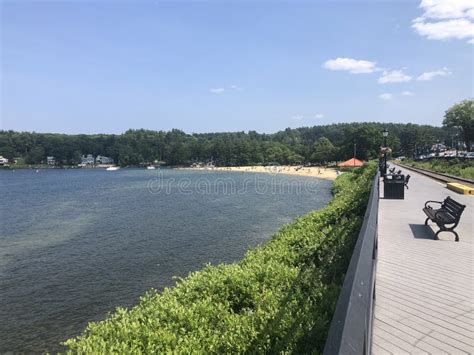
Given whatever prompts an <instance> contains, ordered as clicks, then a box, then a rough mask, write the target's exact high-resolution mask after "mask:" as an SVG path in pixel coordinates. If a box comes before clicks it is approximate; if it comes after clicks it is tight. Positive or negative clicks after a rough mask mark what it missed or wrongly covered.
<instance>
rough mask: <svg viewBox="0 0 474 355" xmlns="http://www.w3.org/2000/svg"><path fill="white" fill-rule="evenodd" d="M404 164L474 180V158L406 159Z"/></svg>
mask: <svg viewBox="0 0 474 355" xmlns="http://www.w3.org/2000/svg"><path fill="white" fill-rule="evenodd" d="M403 163H404V164H406V165H409V166H413V167H415V168H422V169H427V170H432V171H435V172H438V173H444V174H450V175H454V176H459V177H462V178H465V179H471V180H474V159H463V160H461V159H449V160H446V159H431V160H429V161H413V160H405V161H403Z"/></svg>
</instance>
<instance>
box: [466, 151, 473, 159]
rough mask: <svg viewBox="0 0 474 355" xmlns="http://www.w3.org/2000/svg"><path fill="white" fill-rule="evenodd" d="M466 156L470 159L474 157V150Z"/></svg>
mask: <svg viewBox="0 0 474 355" xmlns="http://www.w3.org/2000/svg"><path fill="white" fill-rule="evenodd" d="M466 158H468V159H474V152H469V153H467V154H466Z"/></svg>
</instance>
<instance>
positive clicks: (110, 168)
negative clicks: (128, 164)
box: [105, 166, 120, 171]
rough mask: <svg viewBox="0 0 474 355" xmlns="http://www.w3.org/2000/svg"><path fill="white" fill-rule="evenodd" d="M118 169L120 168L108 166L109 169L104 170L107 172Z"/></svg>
mask: <svg viewBox="0 0 474 355" xmlns="http://www.w3.org/2000/svg"><path fill="white" fill-rule="evenodd" d="M118 169H120V166H109V167H108V168H107V169H105V170H107V171H115V170H118Z"/></svg>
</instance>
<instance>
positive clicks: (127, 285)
mask: <svg viewBox="0 0 474 355" xmlns="http://www.w3.org/2000/svg"><path fill="white" fill-rule="evenodd" d="M330 186H331V182H330V181H325V180H318V179H314V178H307V177H295V176H285V175H271V174H253V173H245V174H244V173H234V172H220V173H219V172H201V171H183V170H166V169H160V170H138V169H121V170H118V171H115V172H107V171H105V170H98V169H79V170H40V171H38V172H36V171H35V170H16V171H9V170H3V171H0V187H1V195H0V221H1V225H0V353H2V352H6V351H14V352H20V351H23V352H33V351H35V352H39V351H60V350H62V349H63V348H62V347H61V346H60V345H59V342H61V341H63V340H65V339H67V338H69V337H71V336H74V335H78V334H79V333H80V332H81V330H83V329H84V327H85V326H86V325H87V323H88V322H89V321H96V320H100V319H103V318H104V317H105V315H106V314H107V313H108V312H111V311H113V310H114V308H115V307H116V306H127V307H128V306H132V305H134V304H135V303H136V302H137V300H138V298H139V296H140V295H142V294H144V293H145V292H146V291H147V290H148V289H150V288H156V289H158V290H161V289H163V288H164V287H166V286H170V285H173V283H174V281H173V278H172V277H173V276H185V275H187V274H188V273H189V272H190V271H193V270H198V269H200V268H201V267H202V266H203V264H205V263H212V264H215V263H220V262H232V261H236V260H239V259H240V258H242V256H243V255H244V254H245V251H246V250H248V249H249V248H252V247H254V246H256V245H258V244H260V243H262V242H264V241H265V240H267V239H268V238H269V237H270V236H271V235H272V234H273V233H275V232H276V231H277V230H278V229H279V228H280V227H281V225H282V224H284V223H287V222H290V221H291V220H293V219H294V218H295V217H297V216H299V215H302V214H305V213H306V212H308V211H311V210H314V209H319V208H321V207H323V206H324V205H325V204H326V203H327V202H328V201H329V200H330V198H331V194H330Z"/></svg>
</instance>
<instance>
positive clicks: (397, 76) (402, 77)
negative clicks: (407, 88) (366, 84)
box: [378, 70, 411, 84]
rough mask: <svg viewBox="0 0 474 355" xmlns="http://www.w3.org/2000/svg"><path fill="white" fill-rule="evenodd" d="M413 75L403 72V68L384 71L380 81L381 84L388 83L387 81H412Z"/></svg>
mask: <svg viewBox="0 0 474 355" xmlns="http://www.w3.org/2000/svg"><path fill="white" fill-rule="evenodd" d="M410 80H411V76H409V75H406V74H405V73H403V71H402V70H391V71H384V72H383V74H382V76H381V77H380V78H379V80H378V82H379V83H380V84H387V83H403V82H405V81H410Z"/></svg>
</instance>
